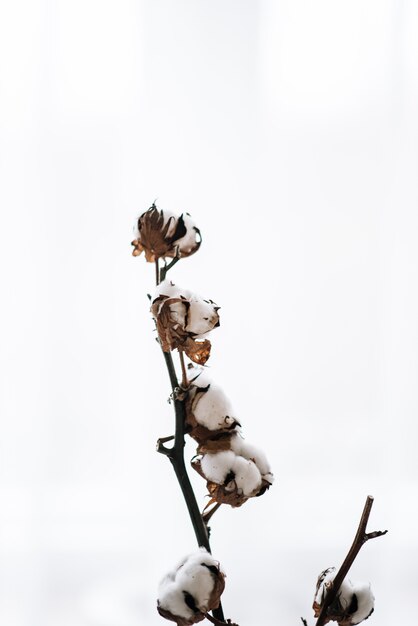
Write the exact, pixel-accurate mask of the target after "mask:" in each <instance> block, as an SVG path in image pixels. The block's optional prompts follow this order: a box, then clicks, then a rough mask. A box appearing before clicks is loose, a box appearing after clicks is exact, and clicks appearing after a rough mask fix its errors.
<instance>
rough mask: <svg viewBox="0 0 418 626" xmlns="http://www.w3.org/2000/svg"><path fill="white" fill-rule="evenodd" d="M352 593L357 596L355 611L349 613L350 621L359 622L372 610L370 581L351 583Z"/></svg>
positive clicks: (372, 601) (372, 598)
mask: <svg viewBox="0 0 418 626" xmlns="http://www.w3.org/2000/svg"><path fill="white" fill-rule="evenodd" d="M353 593H354V594H355V595H356V597H357V606H358V608H357V611H355V612H354V613H352V614H351V623H352V624H360V622H362V621H363V620H365V619H367V618H368V617H369V615H370V614H371V613H372V612H373V610H374V595H373V592H372V590H371V587H370V583H353Z"/></svg>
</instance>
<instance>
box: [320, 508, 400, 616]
mask: <svg viewBox="0 0 418 626" xmlns="http://www.w3.org/2000/svg"><path fill="white" fill-rule="evenodd" d="M373 500H374V498H373V497H372V496H367V500H366V504H365V505H364V509H363V513H362V516H361V519H360V524H359V527H358V530H357V533H356V536H355V537H354V541H353V544H352V546H351V548H350V550H349V551H348V553H347V556H346V557H345V559H344V562H343V564H342V565H341V567H340V569H339V570H338V572H337V574H336V576H335V578H334V580H333V581H332V585H331V586H330V588H329V589H328V591H327V594H326V596H325V598H324V600H323V604H322V608H321V612H320V613H319V616H318V619H317V622H316V626H323V625H324V624H325V623H326V621H327V612H328V608H329V607H330V605H331V604H332V603H333V602H334V600H335V598H336V597H337V594H338V591H339V589H340V587H341V584H342V582H343V581H344V578H345V577H346V576H347V574H348V571H349V569H350V567H351V566H352V564H353V563H354V560H355V558H356V556H357V555H358V553H359V552H360V550H361V548H362V546H363V545H364V544H365V543H366V541H368V540H369V539H374V538H375V537H381V536H382V535H386V533H387V532H388V531H387V530H383V531H381V530H377V531H374V532H372V533H367V532H366V528H367V522H368V521H369V516H370V511H371V510H372V506H373Z"/></svg>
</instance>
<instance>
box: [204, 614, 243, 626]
mask: <svg viewBox="0 0 418 626" xmlns="http://www.w3.org/2000/svg"><path fill="white" fill-rule="evenodd" d="M205 617H206V619H208V620H209V621H210V622H212V624H215V626H238V624H235V622H231V620H230V619H227V620H226V622H225V621H224V620H219V619H217V618H216V617H212V615H210V613H205Z"/></svg>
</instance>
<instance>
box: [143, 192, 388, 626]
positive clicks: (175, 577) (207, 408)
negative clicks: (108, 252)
mask: <svg viewBox="0 0 418 626" xmlns="http://www.w3.org/2000/svg"><path fill="white" fill-rule="evenodd" d="M135 230H136V232H135V239H134V240H133V241H132V245H133V252H132V254H133V256H134V257H138V256H141V255H142V253H144V257H145V260H146V261H147V262H148V263H152V264H153V265H154V267H155V282H156V290H155V293H154V295H153V296H152V297H150V299H151V315H152V317H153V318H154V321H155V325H156V329H157V333H158V341H159V343H160V346H161V350H162V354H163V357H164V360H165V364H166V367H167V371H168V375H169V379H170V385H171V401H172V404H173V407H174V414H175V433H174V435H170V436H169V437H162V438H160V439H159V440H158V442H157V451H158V452H160V453H161V454H163V455H165V456H167V457H168V458H169V460H170V462H171V464H172V467H173V469H174V472H175V474H176V477H177V480H178V483H179V485H180V488H181V491H182V494H183V497H184V500H185V503H186V506H187V509H188V512H189V516H190V519H191V522H192V525H193V529H194V533H195V537H196V541H197V544H198V550H197V551H196V552H194V553H191V554H189V555H187V556H186V557H183V559H182V560H181V561H180V562H179V563H178V564H177V566H176V567H175V568H174V569H173V570H172V571H170V572H169V573H168V574H167V575H166V576H165V577H164V578H163V579H162V581H161V583H160V587H159V591H158V600H157V610H158V612H159V614H160V615H161V616H162V617H163V618H165V619H167V620H169V621H172V622H175V623H176V624H177V626H191V625H192V624H196V623H198V622H201V621H203V620H205V619H207V620H208V621H210V622H212V623H213V624H215V625H217V626H222V625H228V626H238V625H237V624H234V623H232V622H231V620H229V619H227V620H226V621H225V618H224V614H223V609H222V605H221V595H222V593H223V591H224V588H225V577H226V575H225V572H224V570H223V568H222V566H221V564H220V562H219V561H217V560H216V559H215V558H214V557H213V556H212V554H211V548H210V542H209V528H208V522H209V520H210V518H211V517H212V515H213V514H214V513H215V512H216V511H217V510H218V508H219V507H220V506H222V505H225V504H228V505H230V506H232V507H240V506H242V505H243V504H244V503H245V502H246V501H247V500H249V499H250V498H253V497H258V496H261V495H262V494H264V493H265V492H266V491H267V490H268V489H269V488H270V487H271V485H272V484H273V480H274V477H273V474H272V471H271V468H270V465H269V462H268V460H267V458H266V456H265V454H264V452H263V451H262V450H261V449H260V448H258V447H257V446H255V445H253V444H251V443H248V442H247V441H246V439H245V438H244V437H243V434H242V426H241V420H240V418H239V417H238V416H237V415H236V413H235V410H234V408H233V406H232V404H231V402H230V400H229V398H228V397H227V395H226V394H225V392H224V391H223V389H222V388H221V387H220V386H219V385H218V383H216V382H215V381H212V380H211V379H210V378H209V377H208V376H207V374H206V371H205V369H204V365H205V364H206V363H207V361H208V359H209V358H210V354H211V349H212V344H211V341H210V339H209V338H208V335H210V333H211V332H212V331H213V330H214V329H216V328H217V327H218V326H219V324H220V317H219V313H218V311H219V307H218V305H217V304H216V303H215V302H213V300H211V299H209V298H206V297H202V296H199V295H198V294H196V293H194V292H192V291H190V290H189V289H186V288H183V287H180V286H178V285H176V284H175V283H174V282H173V281H171V280H168V279H167V274H168V272H169V271H170V270H171V269H172V268H173V267H174V265H175V264H176V263H177V262H178V261H180V260H181V259H183V258H187V257H189V256H191V255H193V254H195V253H196V252H197V251H198V250H199V248H200V245H201V242H202V237H201V233H200V230H199V229H198V228H197V226H196V225H195V224H194V222H193V220H192V218H191V216H190V215H189V214H188V213H182V214H181V215H175V214H174V213H172V212H170V211H165V210H164V211H163V210H160V209H158V208H157V206H156V205H155V203H154V204H152V206H151V207H150V208H149V209H148V211H145V212H144V213H142V215H140V217H139V218H138V220H137V223H136V228H135ZM173 354H175V355H177V357H176V358H177V359H178V363H179V369H180V371H181V380H180V381H179V379H178V376H177V371H176V367H175V365H174V359H173ZM186 359H188V360H189V363H187V362H186ZM186 435H188V436H190V437H191V438H192V439H194V440H195V442H196V443H197V450H196V455H195V456H194V458H193V459H192V460H191V466H192V467H193V469H194V470H196V471H197V472H198V474H199V475H200V476H202V478H204V479H205V480H206V485H207V489H208V494H209V496H210V500H209V502H208V504H207V506H206V507H205V509H204V511H203V512H202V513H201V512H200V509H199V506H198V503H197V501H196V497H195V494H194V492H193V488H192V486H191V483H190V479H189V476H188V473H187V469H186V464H185V460H184V446H185V436H186ZM169 442H172V443H171V445H169V446H167V445H166V444H168V443H169ZM372 505H373V498H372V496H368V497H367V500H366V504H365V506H364V510H363V514H362V517H361V520H360V524H359V527H358V530H357V533H356V536H355V538H354V541H353V544H352V546H351V548H350V550H349V551H348V553H347V556H346V557H345V559H344V562H343V564H342V565H341V567H340V569H339V570H338V571H337V570H336V568H334V567H331V568H327V569H325V570H324V571H323V572H321V574H320V575H319V577H318V580H317V585H316V591H315V597H314V603H313V610H314V616H315V618H316V620H317V621H316V624H315V626H324V624H327V623H328V622H331V621H334V622H337V624H338V626H356V625H357V624H360V623H361V622H362V621H364V620H365V619H368V618H369V617H370V615H371V614H372V613H373V611H374V595H373V593H372V591H371V587H370V584H369V583H357V582H355V583H352V582H351V581H350V580H348V579H347V578H346V576H347V574H348V571H349V569H350V568H351V566H352V564H353V562H354V560H355V558H356V556H357V554H358V553H359V551H360V549H361V547H362V546H363V545H364V543H366V541H368V540H369V539H373V538H375V537H380V536H382V535H384V534H386V532H387V531H375V532H372V533H368V532H366V527H367V522H368V519H369V516H370V512H371V508H372ZM301 619H302V623H303V624H304V626H308V622H307V621H306V619H304V618H301Z"/></svg>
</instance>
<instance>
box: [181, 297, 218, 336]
mask: <svg viewBox="0 0 418 626" xmlns="http://www.w3.org/2000/svg"><path fill="white" fill-rule="evenodd" d="M218 308H219V307H217V306H216V305H215V304H214V303H213V302H211V301H209V300H203V299H202V298H200V297H199V296H196V295H193V296H192V297H191V298H190V307H189V312H188V315H187V326H186V330H187V332H189V333H192V334H193V335H199V337H202V336H203V335H205V334H206V333H208V332H209V331H211V330H212V328H215V326H216V325H217V324H219V316H218V314H217V310H218Z"/></svg>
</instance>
